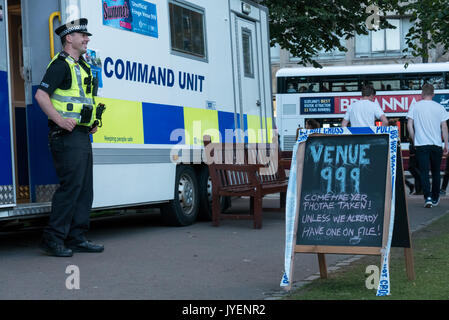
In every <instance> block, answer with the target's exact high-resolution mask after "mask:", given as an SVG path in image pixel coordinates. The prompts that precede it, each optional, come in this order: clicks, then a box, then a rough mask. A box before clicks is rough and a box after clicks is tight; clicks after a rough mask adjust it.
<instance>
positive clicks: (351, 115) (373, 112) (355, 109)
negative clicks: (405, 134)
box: [341, 85, 388, 127]
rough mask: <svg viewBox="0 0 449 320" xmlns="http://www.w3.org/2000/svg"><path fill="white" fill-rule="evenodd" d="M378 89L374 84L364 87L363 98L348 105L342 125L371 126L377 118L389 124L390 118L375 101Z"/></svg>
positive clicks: (384, 123)
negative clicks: (388, 118)
mask: <svg viewBox="0 0 449 320" xmlns="http://www.w3.org/2000/svg"><path fill="white" fill-rule="evenodd" d="M375 96H376V90H375V89H374V88H373V87H372V86H369V85H368V86H364V87H363V88H362V99H360V100H359V101H357V102H354V103H353V104H351V105H350V106H349V107H348V110H347V111H346V114H345V116H344V118H343V120H342V122H341V126H342V127H347V126H348V124H351V127H371V126H374V125H375V120H376V119H380V120H381V121H382V125H383V126H388V120H387V117H386V116H385V113H384V112H383V111H382V109H381V108H380V106H379V104H378V103H375V102H374V99H375Z"/></svg>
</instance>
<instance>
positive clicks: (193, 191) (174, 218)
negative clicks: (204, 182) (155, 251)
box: [161, 165, 199, 226]
mask: <svg viewBox="0 0 449 320" xmlns="http://www.w3.org/2000/svg"><path fill="white" fill-rule="evenodd" d="M198 190H199V189H198V182H197V179H196V175H195V170H193V168H191V167H189V166H185V165H179V166H178V167H177V168H176V181H175V198H174V199H173V200H171V201H170V202H169V203H166V204H164V205H162V207H161V213H162V220H163V221H164V223H165V224H167V225H170V226H188V225H191V224H193V223H194V222H195V220H196V217H197V215H198V209H199V192H198Z"/></svg>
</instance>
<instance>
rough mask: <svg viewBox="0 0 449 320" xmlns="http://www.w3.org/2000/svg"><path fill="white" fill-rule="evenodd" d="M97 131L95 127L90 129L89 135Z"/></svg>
mask: <svg viewBox="0 0 449 320" xmlns="http://www.w3.org/2000/svg"><path fill="white" fill-rule="evenodd" d="M97 130H98V127H97V126H95V127H93V128H92V129H90V133H92V134H94V133H95V132H97Z"/></svg>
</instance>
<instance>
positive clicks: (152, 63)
mask: <svg viewBox="0 0 449 320" xmlns="http://www.w3.org/2000/svg"><path fill="white" fill-rule="evenodd" d="M80 17H84V18H87V19H88V21H89V23H88V30H89V32H90V33H92V34H93V36H92V37H91V38H90V40H91V41H90V42H89V45H88V49H89V50H88V52H87V54H86V57H85V58H86V60H87V61H88V62H89V63H90V64H91V66H92V70H93V73H94V76H96V77H97V78H98V79H99V84H100V85H99V91H98V97H96V103H104V104H105V105H106V111H105V113H104V114H103V126H102V127H101V128H99V130H98V132H97V133H96V134H95V135H93V138H92V139H93V141H92V142H93V145H92V146H93V155H94V160H93V161H94V203H93V207H94V209H104V208H114V207H128V206H137V205H147V204H160V205H161V208H162V210H161V212H162V214H163V218H164V220H165V221H166V222H167V223H168V224H171V225H189V224H192V223H193V222H195V220H196V219H197V216H198V215H201V216H203V217H204V218H209V217H210V205H209V202H210V191H211V186H210V179H209V175H208V168H207V166H206V165H205V164H204V163H203V162H202V161H201V156H199V157H198V156H196V155H198V153H195V152H186V151H192V150H193V151H195V150H196V151H197V152H198V150H199V152H201V149H202V145H203V141H202V137H203V135H204V134H205V133H207V134H211V133H212V138H213V141H224V138H225V133H226V132H227V131H226V130H228V131H229V130H234V131H233V132H236V134H235V138H234V139H235V140H238V141H248V142H267V141H271V139H269V137H270V136H271V133H269V132H270V131H271V128H272V120H273V111H272V98H271V97H272V93H271V68H270V57H269V35H268V12H267V9H266V8H265V7H263V6H261V5H259V4H257V3H255V2H253V1H247V0H244V1H240V0H223V1H210V0H189V1H187V0H151V1H147V0H75V1H73V0H59V1H58V0H39V1H36V0H0V222H1V221H2V220H4V221H6V220H8V219H18V218H24V217H30V216H35V215H37V214H46V213H48V212H49V209H50V205H51V198H52V194H53V192H54V191H55V190H56V188H57V186H58V179H57V176H56V174H55V171H54V168H53V161H52V158H51V155H50V152H49V148H48V139H47V134H48V126H47V118H46V116H45V114H44V113H43V112H42V111H41V109H40V107H39V106H38V104H37V102H36V101H35V99H34V94H35V92H36V90H37V88H38V86H39V84H40V81H41V80H42V77H43V75H44V73H45V70H46V67H47V65H48V63H49V62H50V60H51V58H52V57H53V56H54V55H55V54H56V53H58V52H59V51H60V50H61V43H60V39H59V37H57V36H56V34H55V33H54V30H55V29H56V28H57V27H58V26H59V25H61V23H65V22H68V21H71V20H74V19H78V18H80ZM238 129H241V130H238ZM242 131H243V132H244V133H247V134H246V135H245V134H242ZM248 132H256V134H249V133H248ZM182 150H184V152H182Z"/></svg>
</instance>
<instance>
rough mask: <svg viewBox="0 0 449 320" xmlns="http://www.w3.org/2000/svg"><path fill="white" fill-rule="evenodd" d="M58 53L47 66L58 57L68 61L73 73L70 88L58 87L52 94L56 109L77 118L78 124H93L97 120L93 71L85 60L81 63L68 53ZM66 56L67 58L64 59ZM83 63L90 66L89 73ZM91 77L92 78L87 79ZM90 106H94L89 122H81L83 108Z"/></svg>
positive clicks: (66, 116) (51, 97) (68, 116)
mask: <svg viewBox="0 0 449 320" xmlns="http://www.w3.org/2000/svg"><path fill="white" fill-rule="evenodd" d="M60 55H61V53H58V54H57V55H56V56H55V57H54V58H53V60H52V61H51V62H50V63H49V64H48V66H47V68H48V67H49V66H50V65H51V64H52V62H53V61H55V60H56V59H62V60H65V61H66V62H67V64H68V65H69V67H70V73H71V75H72V85H71V87H70V89H68V90H61V89H59V88H57V89H56V90H55V91H54V92H53V94H52V95H51V96H50V100H51V102H52V103H53V106H54V107H55V109H56V111H58V112H59V114H60V115H61V116H62V117H63V118H73V119H75V120H76V123H77V124H78V125H82V126H88V127H90V126H92V124H93V123H94V121H95V111H96V110H95V109H96V107H95V103H94V97H93V95H92V91H93V86H92V72H91V71H90V66H89V65H88V64H87V63H86V62H85V61H84V60H83V59H80V60H79V63H76V62H75V60H74V59H73V58H72V57H71V56H69V55H67V54H64V55H61V56H60ZM63 57H65V59H63ZM81 63H84V65H85V66H87V67H88V69H89V73H87V72H86V71H85V70H84V68H83V67H81V66H80V64H81ZM87 78H90V80H87V81H86V80H85V79H87ZM89 81H90V87H91V89H90V92H89V93H87V92H88V90H87V87H88V86H89V84H88V83H89ZM84 105H86V106H90V107H91V108H92V115H91V117H90V119H88V122H84V123H80V120H81V110H82V109H83V106H84Z"/></svg>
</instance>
